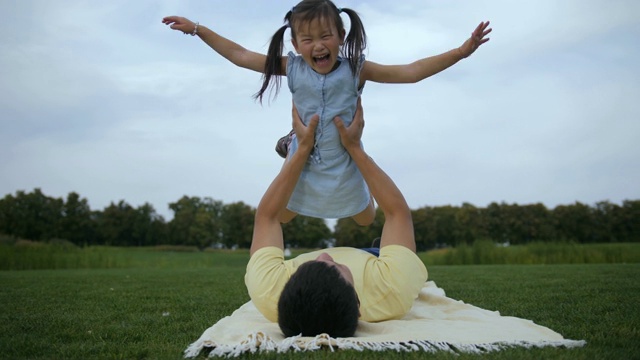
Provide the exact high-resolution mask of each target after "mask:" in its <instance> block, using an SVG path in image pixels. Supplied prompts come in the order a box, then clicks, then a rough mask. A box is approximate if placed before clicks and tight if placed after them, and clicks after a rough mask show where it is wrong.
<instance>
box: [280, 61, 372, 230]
mask: <svg viewBox="0 0 640 360" xmlns="http://www.w3.org/2000/svg"><path fill="white" fill-rule="evenodd" d="M288 56H289V57H288V60H287V82H288V84H289V90H291V94H292V96H293V102H294V104H295V106H296V108H297V109H298V113H299V114H300V117H301V119H302V121H303V122H304V123H305V124H307V123H308V122H309V120H310V119H311V117H312V116H313V115H315V114H318V115H319V116H320V122H319V123H318V127H317V129H316V137H315V145H314V148H313V151H312V152H311V155H310V156H309V159H308V160H307V163H306V164H305V166H304V169H303V170H302V174H301V175H300V179H299V180H298V183H297V185H296V187H295V189H294V191H293V194H292V195H291V199H290V200H289V204H288V205H287V208H288V209H289V210H291V211H294V212H296V213H298V214H301V215H305V216H312V217H317V218H329V219H338V218H345V217H350V216H353V215H356V214H358V213H360V212H362V211H363V210H364V209H365V208H366V207H367V205H368V204H369V201H370V195H369V189H368V188H367V184H366V183H365V181H364V178H363V177H362V174H361V173H360V171H359V170H358V168H357V166H356V164H355V163H354V162H353V160H352V159H351V156H349V153H347V151H346V149H345V148H344V147H343V146H342V143H341V142H340V134H339V133H338V128H336V126H335V124H334V123H333V118H334V117H336V116H340V118H342V120H343V121H344V122H345V125H347V126H348V125H349V124H351V122H352V121H353V115H354V113H355V111H356V103H357V100H358V96H360V93H361V92H362V89H358V83H359V80H358V78H359V72H360V70H361V69H362V64H363V63H364V56H362V58H361V59H360V64H359V68H358V74H356V76H354V75H353V72H352V71H351V68H350V67H349V62H348V61H347V60H346V59H343V58H339V59H338V61H340V65H339V66H338V68H337V69H335V70H333V71H332V72H330V73H329V74H326V75H321V74H318V73H316V72H315V71H314V70H313V69H312V68H311V67H310V66H309V65H307V63H306V62H305V61H304V59H302V57H301V56H296V55H295V54H294V53H293V52H290V53H289V55H288ZM297 149H298V141H297V139H295V137H294V139H293V141H292V142H291V145H290V147H289V155H291V154H293V153H294V152H295V151H296V150H297Z"/></svg>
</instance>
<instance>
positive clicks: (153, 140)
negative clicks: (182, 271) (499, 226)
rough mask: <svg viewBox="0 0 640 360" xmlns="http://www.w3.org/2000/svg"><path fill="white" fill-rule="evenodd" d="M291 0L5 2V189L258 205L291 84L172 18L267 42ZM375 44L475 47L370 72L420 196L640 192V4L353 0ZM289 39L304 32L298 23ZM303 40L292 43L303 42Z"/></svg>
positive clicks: (370, 53) (283, 125) (385, 153)
mask: <svg viewBox="0 0 640 360" xmlns="http://www.w3.org/2000/svg"><path fill="white" fill-rule="evenodd" d="M292 5H294V3H291V2H287V1H280V0H277V1H276V0H270V1H256V0H235V1H218V0H198V1H196V0H136V1H124V0H110V1H104V2H98V1H90V0H58V1H49V0H20V1H2V2H0V12H2V13H3V14H4V15H5V16H4V19H3V21H2V22H1V23H0V91H1V96H0V196H4V195H6V194H14V193H15V192H16V191H18V190H25V191H27V192H30V191H32V190H33V189H34V188H41V189H42V191H43V192H44V193H45V194H46V195H48V196H52V197H66V195H67V194H68V193H69V192H72V191H75V192H77V193H79V194H80V195H81V196H82V197H84V198H86V199H87V200H88V201H89V204H90V206H91V208H92V209H94V210H101V209H103V208H104V207H106V206H108V205H109V203H111V202H117V201H119V200H125V201H126V202H128V203H129V204H131V205H132V206H135V207H137V206H139V205H142V204H144V203H145V202H148V203H150V204H152V205H153V206H154V207H155V209H156V211H157V212H158V213H159V214H161V215H163V216H165V218H166V219H170V218H171V217H172V215H173V214H172V212H171V211H170V210H169V209H168V204H169V203H171V202H175V201H176V200H178V199H179V198H180V197H182V196H183V195H188V196H199V197H212V198H213V199H216V200H221V201H223V202H225V203H231V202H236V201H243V202H245V203H247V204H249V205H251V206H254V207H255V206H257V204H258V202H259V200H260V197H261V196H262V193H263V192H264V191H265V190H266V188H267V186H268V185H269V183H270V182H271V180H272V179H273V177H274V176H275V175H276V173H277V172H278V171H279V169H280V166H281V164H282V160H281V159H280V157H278V156H277V154H276V153H275V151H274V150H273V148H274V145H275V142H276V140H277V139H278V138H279V137H280V136H282V135H284V134H286V133H287V132H288V131H289V129H290V124H291V120H290V117H289V115H290V104H291V102H290V98H291V97H290V94H289V93H288V91H287V88H286V86H285V88H284V89H283V90H284V91H283V92H281V94H280V96H279V97H278V98H277V99H276V100H275V101H273V102H272V103H271V104H268V103H265V104H264V105H263V106H261V105H259V104H257V103H256V102H254V101H253V100H252V98H251V96H252V95H253V94H254V93H255V92H256V91H257V90H258V88H259V87H260V74H257V73H253V72H251V71H248V70H245V69H241V68H238V67H235V66H234V65H232V64H230V63H228V62H227V61H226V60H224V59H223V58H221V57H220V56H218V55H217V54H216V53H215V52H213V51H212V50H210V49H209V48H208V47H207V46H206V45H205V44H204V43H203V42H201V41H200V40H199V39H198V38H197V37H191V36H185V35H182V34H181V33H178V32H175V31H172V30H170V29H169V28H167V27H166V26H164V25H163V24H162V23H161V19H162V17H163V16H166V15H181V16H185V17H188V18H191V19H193V20H197V21H199V22H200V23H202V24H205V25H207V26H209V27H210V28H212V29H213V30H215V31H217V32H219V33H220V34H222V35H224V36H226V37H229V38H231V39H233V40H234V41H236V42H238V43H240V44H242V45H243V46H245V47H247V48H249V49H252V50H254V51H261V52H264V51H266V48H267V46H268V41H269V38H270V36H271V35H272V34H273V32H274V31H275V30H276V29H277V28H278V27H279V26H280V25H281V23H282V22H281V21H282V18H283V16H284V14H285V13H286V11H287V10H288V9H289V8H290V7H291V6H292ZM337 5H338V6H340V7H350V8H352V9H354V10H356V11H358V12H359V13H360V15H361V17H362V20H363V22H364V24H365V28H366V31H367V34H368V36H369V47H368V50H367V53H366V55H367V58H368V59H370V60H372V61H375V62H378V63H383V64H402V63H408V62H412V61H414V60H417V59H419V58H422V57H426V56H430V55H435V54H438V53H441V52H444V51H447V50H449V49H451V48H454V47H457V46H459V45H461V44H462V43H463V42H464V40H465V39H466V38H467V37H468V36H469V34H470V33H471V31H472V30H473V29H474V28H475V26H476V25H477V24H478V23H479V22H480V21H483V20H490V21H491V25H492V27H493V29H494V30H493V33H492V34H491V41H489V42H488V43H487V44H485V45H483V46H482V47H481V48H480V49H479V50H478V51H477V52H476V53H475V54H474V55H473V56H472V57H471V58H469V59H467V60H464V61H463V62H461V63H458V64H457V65H455V66H454V67H452V68H450V69H448V70H446V71H445V72H443V73H441V74H438V75H436V76H434V77H432V78H429V79H426V80H424V81H422V82H420V83H418V84H412V85H383V84H375V83H368V84H367V85H366V87H365V90H364V95H363V104H364V107H365V119H366V127H365V135H364V138H363V141H364V144H365V147H366V149H367V151H368V152H369V153H370V155H371V156H372V157H373V158H374V159H376V161H377V162H378V164H379V165H380V166H381V167H382V168H383V169H385V170H386V171H387V173H388V174H389V175H390V176H391V177H392V178H393V179H394V180H395V181H396V183H397V185H398V186H399V187H400V189H401V190H402V191H403V193H404V194H405V197H406V198H407V201H408V202H409V205H410V206H411V207H412V208H419V207H422V206H439V205H446V204H450V205H461V204H462V203H463V202H468V203H471V204H474V205H476V206H482V207H484V206H486V205H488V204H489V203H491V202H494V201H495V202H507V203H518V204H529V203H537V202H542V203H544V204H545V205H546V206H547V207H550V208H552V207H555V206H556V205H559V204H571V203H574V202H576V201H580V202H583V203H587V204H595V203H596V202H598V201H603V200H609V201H612V202H615V203H621V202H622V201H623V200H625V199H633V200H637V199H640V60H639V59H640V42H639V39H640V16H638V14H640V2H638V1H637V0H619V1H605V0H563V1H558V0H540V1H526V2H521V1H512V0H487V1H485V0H459V1H440V0H404V1H401V2H391V1H388V0H384V1H382V0H368V1H358V0H342V1H340V2H338V3H337ZM287 37H288V34H287ZM285 51H287V50H285Z"/></svg>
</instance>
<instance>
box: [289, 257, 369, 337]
mask: <svg viewBox="0 0 640 360" xmlns="http://www.w3.org/2000/svg"><path fill="white" fill-rule="evenodd" d="M358 308H359V301H358V295H357V294H356V291H355V289H354V287H353V277H352V275H351V272H350V271H349V269H348V268H347V267H346V266H345V265H341V264H337V263H335V262H334V261H333V259H332V258H331V256H329V255H328V254H322V255H320V256H319V257H318V258H317V259H316V260H315V261H309V262H306V263H304V264H302V265H300V267H298V270H297V271H296V272H295V273H294V274H293V275H292V276H291V278H290V279H289V282H287V284H286V285H285V287H284V289H283V290H282V294H281V295H280V300H279V301H278V325H280V330H282V332H283V333H284V335H285V336H287V337H289V336H294V335H299V334H302V335H303V336H316V335H318V334H322V333H327V334H329V335H330V336H331V337H349V336H353V334H354V333H355V331H356V327H357V326H358V318H359V317H360V311H359V309H358Z"/></svg>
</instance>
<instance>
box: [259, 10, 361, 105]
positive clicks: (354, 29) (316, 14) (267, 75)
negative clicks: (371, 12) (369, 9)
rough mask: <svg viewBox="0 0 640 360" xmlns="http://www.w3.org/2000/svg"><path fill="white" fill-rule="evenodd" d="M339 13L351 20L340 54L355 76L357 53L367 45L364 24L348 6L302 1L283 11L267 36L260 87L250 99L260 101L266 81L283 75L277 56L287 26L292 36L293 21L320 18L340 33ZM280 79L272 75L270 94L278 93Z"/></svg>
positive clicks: (279, 52) (267, 82)
mask: <svg viewBox="0 0 640 360" xmlns="http://www.w3.org/2000/svg"><path fill="white" fill-rule="evenodd" d="M341 12H343V13H345V14H347V15H348V16H349V20H350V21H351V28H350V29H349V34H347V38H346V39H345V42H344V45H343V46H342V56H343V57H345V58H347V59H348V60H349V66H350V67H351V71H352V72H353V74H354V76H355V74H356V70H357V68H358V61H360V56H361V55H362V53H363V51H364V49H365V48H366V47H367V34H366V33H365V31H364V25H362V21H361V20H360V16H358V13H356V12H355V11H354V10H351V9H348V8H341V9H339V8H338V7H336V6H335V4H334V3H333V2H331V1H330V0H302V1H301V2H299V3H298V4H297V5H296V6H294V7H293V8H292V9H291V10H289V11H288V12H287V14H286V15H285V16H284V25H283V26H282V27H281V28H279V29H278V31H276V33H275V34H273V37H272V38H271V43H270V44H269V50H268V51H267V60H266V62H265V65H264V74H263V76H262V79H263V82H262V87H261V88H260V90H259V91H258V92H257V93H256V94H255V95H254V98H255V99H258V100H260V102H262V97H263V95H264V93H265V92H266V91H267V89H268V88H269V84H270V83H271V80H272V78H273V77H274V75H284V74H282V69H281V66H282V60H281V58H282V51H283V49H284V33H285V31H286V30H287V28H288V27H290V28H291V37H292V38H294V39H295V37H296V33H295V25H296V24H299V23H301V22H309V21H311V20H313V19H318V18H323V19H327V20H329V21H331V22H332V23H333V24H335V26H336V28H337V29H338V32H340V33H342V32H344V23H343V22H342V18H341V17H340V13H341ZM280 80H281V79H280V77H277V76H276V78H275V80H274V81H275V84H272V85H273V87H275V95H274V97H275V96H277V95H278V91H279V90H280Z"/></svg>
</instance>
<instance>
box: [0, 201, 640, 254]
mask: <svg viewBox="0 0 640 360" xmlns="http://www.w3.org/2000/svg"><path fill="white" fill-rule="evenodd" d="M169 208H170V209H171V210H172V211H173V212H174V216H173V219H171V221H169V222H166V221H165V220H164V218H163V217H162V216H160V215H158V214H157V213H156V211H155V209H154V208H153V206H151V205H150V204H148V203H145V204H143V205H141V206H138V207H134V206H131V205H130V204H128V203H127V202H126V201H124V200H120V201H118V202H117V203H111V204H110V205H109V206H107V207H106V208H104V209H103V210H102V211H92V210H91V209H90V208H89V205H88V202H87V200H86V199H83V198H81V197H80V195H78V194H77V193H75V192H71V193H69V195H68V196H67V198H66V200H65V199H56V198H52V197H49V196H46V195H44V194H43V193H42V191H41V190H40V189H35V190H34V191H33V192H31V193H26V192H24V191H18V192H16V194H15V195H6V196H5V197H4V198H2V199H0V234H6V235H9V236H14V237H17V238H23V239H29V240H33V241H47V240H49V239H55V238H58V239H66V240H68V241H70V242H72V243H74V244H76V245H80V246H93V245H111V246H156V245H185V246H195V247H198V248H200V249H204V248H207V247H215V248H235V247H239V248H248V247H249V246H250V243H251V236H252V232H253V219H254V215H255V209H254V208H253V207H251V206H249V205H247V204H245V203H243V202H236V203H231V204H224V203H222V202H221V201H217V200H213V199H212V198H209V197H205V198H199V197H189V196H183V197H182V198H180V199H179V200H178V201H176V202H174V203H170V204H169ZM412 215H413V221H414V230H415V237H416V246H417V248H418V250H420V251H425V250H430V249H437V248H440V247H443V246H449V247H452V246H459V245H462V244H467V245H471V244H473V242H475V241H476V240H481V239H491V240H493V241H496V242H501V243H504V242H509V243H510V244H512V245H520V244H529V243H534V242H549V241H567V242H577V243H612V242H640V221H639V219H640V201H639V200H633V201H632V200H625V201H624V202H623V203H622V205H618V204H613V203H610V202H608V201H601V202H598V203H596V204H595V206H588V205H585V204H581V203H579V202H577V203H575V204H572V205H560V206H557V207H556V208H555V209H551V210H549V209H547V208H546V207H545V206H544V205H542V204H539V203H538V204H528V205H517V204H506V203H500V204H498V203H491V204H489V206H487V207H486V208H479V207H475V206H474V205H471V204H468V203H464V204H462V206H460V207H457V206H450V205H447V206H439V207H423V208H420V209H416V210H413V211H412ZM383 223H384V215H383V214H382V212H381V211H380V209H378V210H377V211H376V218H375V221H374V222H373V224H372V225H371V226H367V227H362V226H359V225H357V224H356V223H355V222H354V221H353V220H352V219H350V218H346V219H340V220H338V222H337V224H336V227H335V229H334V233H333V235H330V234H327V232H326V225H324V221H323V220H320V219H313V220H309V219H304V218H302V217H298V218H297V219H296V220H294V221H293V222H292V223H291V224H289V225H287V226H285V227H284V229H283V231H284V233H285V241H286V242H287V243H288V245H290V246H300V247H312V246H313V247H316V246H318V243H322V240H326V239H330V238H332V237H333V238H335V240H336V245H338V246H353V247H367V246H369V245H370V244H371V241H372V240H373V239H375V238H376V237H379V236H380V235H381V232H382V225H383Z"/></svg>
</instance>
